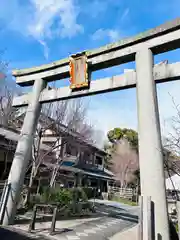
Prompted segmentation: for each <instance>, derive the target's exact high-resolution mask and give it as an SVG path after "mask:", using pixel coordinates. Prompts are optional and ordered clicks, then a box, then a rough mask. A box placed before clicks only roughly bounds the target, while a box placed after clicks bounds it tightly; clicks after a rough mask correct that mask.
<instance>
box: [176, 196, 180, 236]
mask: <svg viewBox="0 0 180 240" xmlns="http://www.w3.org/2000/svg"><path fill="white" fill-rule="evenodd" d="M176 207H177V219H178V236H179V239H180V201H177V202H176Z"/></svg>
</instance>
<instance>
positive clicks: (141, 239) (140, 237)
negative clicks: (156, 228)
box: [139, 196, 143, 240]
mask: <svg viewBox="0 0 180 240" xmlns="http://www.w3.org/2000/svg"><path fill="white" fill-rule="evenodd" d="M139 240H143V196H139Z"/></svg>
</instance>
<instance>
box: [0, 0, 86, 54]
mask: <svg viewBox="0 0 180 240" xmlns="http://www.w3.org/2000/svg"><path fill="white" fill-rule="evenodd" d="M2 9H3V10H2ZM17 12H18V14H17ZM0 15H1V19H2V20H3V21H4V22H5V23H8V27H9V28H11V29H13V30H15V31H18V32H20V33H21V34H23V35H25V36H31V37H33V38H34V39H36V40H37V41H38V42H39V43H40V44H41V45H43V47H44V55H45V57H46V58H47V56H48V54H47V52H48V47H47V40H48V39H49V38H53V37H54V36H56V37H57V36H58V37H63V38H64V37H68V38H71V37H73V36H75V35H76V34H78V33H81V32H82V31H83V26H82V25H80V24H78V23H77V17H78V15H79V8H78V7H77V6H76V5H75V1H74V0H29V4H23V5H22V4H21V3H20V0H12V4H11V5H9V4H7V3H3V6H1V10H0ZM10 19H11V20H10Z"/></svg>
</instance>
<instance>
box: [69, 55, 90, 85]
mask: <svg viewBox="0 0 180 240" xmlns="http://www.w3.org/2000/svg"><path fill="white" fill-rule="evenodd" d="M70 82H71V85H70V88H71V89H79V88H84V87H88V86H89V82H88V65H87V56H86V53H85V52H84V53H79V54H76V55H72V56H71V57H70Z"/></svg>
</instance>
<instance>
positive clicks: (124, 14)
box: [121, 8, 129, 22]
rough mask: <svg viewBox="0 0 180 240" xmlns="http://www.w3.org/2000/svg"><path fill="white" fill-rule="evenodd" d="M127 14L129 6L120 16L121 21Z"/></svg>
mask: <svg viewBox="0 0 180 240" xmlns="http://www.w3.org/2000/svg"><path fill="white" fill-rule="evenodd" d="M128 15H129V8H126V9H125V10H124V12H123V14H122V16H121V22H122V21H123V20H124V19H125V18H126V17H127V16H128Z"/></svg>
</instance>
